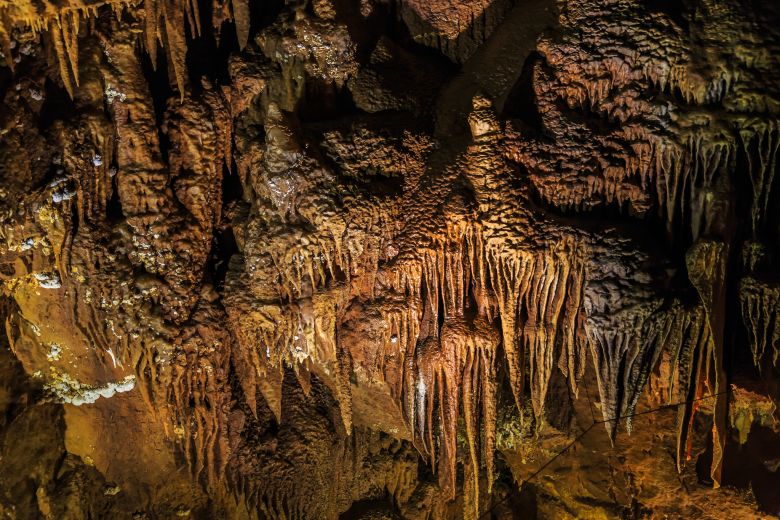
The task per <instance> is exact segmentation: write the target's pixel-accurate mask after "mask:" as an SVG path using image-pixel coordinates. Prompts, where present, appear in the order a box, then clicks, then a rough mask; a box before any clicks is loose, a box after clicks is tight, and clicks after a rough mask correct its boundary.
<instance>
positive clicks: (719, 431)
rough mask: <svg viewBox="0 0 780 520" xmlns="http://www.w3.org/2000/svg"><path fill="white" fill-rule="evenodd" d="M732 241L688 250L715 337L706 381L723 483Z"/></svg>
mask: <svg viewBox="0 0 780 520" xmlns="http://www.w3.org/2000/svg"><path fill="white" fill-rule="evenodd" d="M728 251H729V249H728V245H726V244H723V243H718V242H704V241H702V242H698V243H696V244H694V245H693V246H692V247H691V249H690V250H689V251H688V253H687V254H686V258H685V261H686V266H687V268H688V277H689V279H690V280H691V283H692V284H693V285H694V287H696V290H697V291H698V293H699V296H700V297H701V302H702V305H703V306H704V310H705V312H706V314H705V316H706V323H707V326H708V327H709V330H710V333H709V336H710V338H711V341H710V349H709V353H708V356H707V357H706V358H705V362H706V365H705V367H704V368H705V370H706V372H705V373H706V377H705V381H706V384H707V386H708V387H709V388H710V389H711V393H712V394H714V395H716V396H717V397H716V398H715V401H716V403H715V415H714V418H713V429H712V437H713V455H712V465H711V468H710V476H711V477H712V480H713V482H714V483H715V486H716V487H718V486H720V482H721V473H722V471H723V452H724V449H725V442H726V414H727V413H728V410H727V405H726V403H727V396H726V395H725V393H724V389H725V388H726V385H727V381H726V372H725V364H724V358H723V356H724V349H725V345H724V327H725V323H726V265H727V262H728Z"/></svg>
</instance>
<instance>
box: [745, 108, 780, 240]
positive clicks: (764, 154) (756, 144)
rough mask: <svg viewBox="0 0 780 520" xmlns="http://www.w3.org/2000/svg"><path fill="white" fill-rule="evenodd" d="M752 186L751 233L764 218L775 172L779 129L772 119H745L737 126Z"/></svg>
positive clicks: (758, 228)
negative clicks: (740, 125)
mask: <svg viewBox="0 0 780 520" xmlns="http://www.w3.org/2000/svg"><path fill="white" fill-rule="evenodd" d="M739 135H740V138H741V141H742V148H743V150H744V152H745V157H746V159H747V163H748V173H749V175H750V181H751V183H752V186H753V200H752V207H751V224H752V228H753V234H754V236H755V235H756V234H757V233H758V232H759V231H760V228H761V225H762V224H763V222H764V221H765V220H766V213H767V210H768V208H769V203H770V200H771V194H772V185H773V183H774V177H775V174H776V172H777V151H778V148H780V129H779V128H778V122H777V121H776V120H749V121H747V122H745V123H744V124H743V126H742V127H741V128H740V130H739Z"/></svg>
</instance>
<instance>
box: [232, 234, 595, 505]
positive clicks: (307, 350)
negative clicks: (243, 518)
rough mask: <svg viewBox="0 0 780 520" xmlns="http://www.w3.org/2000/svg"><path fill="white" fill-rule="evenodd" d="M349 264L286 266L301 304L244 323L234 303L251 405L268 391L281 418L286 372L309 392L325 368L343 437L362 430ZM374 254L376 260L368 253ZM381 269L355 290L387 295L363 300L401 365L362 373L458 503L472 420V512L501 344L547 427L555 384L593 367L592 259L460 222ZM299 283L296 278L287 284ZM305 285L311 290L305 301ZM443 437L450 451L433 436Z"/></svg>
mask: <svg viewBox="0 0 780 520" xmlns="http://www.w3.org/2000/svg"><path fill="white" fill-rule="evenodd" d="M332 250H333V251H336V250H338V251H349V250H350V248H349V246H348V245H342V246H341V247H338V248H336V247H332ZM349 256H350V255H349V254H347V255H344V254H332V255H330V256H328V257H327V260H325V257H323V256H320V255H319V254H317V255H314V254H311V255H306V257H305V258H301V260H302V261H303V263H304V264H308V263H310V262H309V260H311V259H312V258H314V259H317V263H320V259H322V260H323V261H324V263H325V264H328V265H327V266H322V267H321V268H320V269H323V268H324V271H319V274H317V273H318V269H311V268H305V267H303V266H301V267H300V268H298V267H296V268H295V272H294V273H290V272H289V271H288V269H287V268H286V267H285V268H283V266H284V265H286V264H284V263H282V264H279V265H277V269H278V270H279V271H278V275H279V280H280V285H282V286H288V287H290V288H292V289H291V290H288V291H282V293H283V294H287V296H288V297H292V296H297V297H296V298H290V299H287V303H278V302H273V303H264V304H254V306H253V310H251V311H249V312H248V313H247V312H246V311H245V310H244V311H241V312H235V313H233V314H231V309H230V307H231V305H228V314H229V315H231V319H232V320H235V322H236V325H237V326H236V330H238V331H240V332H239V340H240V341H241V342H242V343H244V344H245V345H246V347H247V350H248V351H249V352H248V353H247V355H248V356H250V357H251V359H250V360H248V361H247V363H248V365H251V366H252V367H253V368H252V369H251V370H250V371H249V372H250V374H249V376H248V377H250V379H252V380H253V381H252V383H251V384H249V385H248V386H249V387H251V388H250V389H249V393H251V394H252V395H254V391H255V388H257V389H259V390H260V392H261V393H262V394H263V395H264V397H265V398H266V401H268V402H269V404H270V406H271V409H272V410H273V411H274V413H275V414H276V416H277V418H279V419H281V409H282V407H281V382H282V377H283V371H284V367H292V368H293V369H294V371H295V374H296V375H297V376H298V378H299V381H300V382H301V385H302V386H303V387H304V389H306V388H308V387H309V385H310V383H309V377H310V375H309V371H311V370H317V371H318V375H320V376H324V378H325V380H326V382H328V383H329V384H331V385H332V390H333V391H334V394H335V396H336V397H337V399H338V401H339V404H340V406H341V415H342V418H343V421H344V426H345V429H346V431H347V432H349V431H350V429H351V424H352V417H351V413H352V412H351V408H352V406H351V389H350V371H351V370H352V363H353V361H352V359H351V357H350V351H349V349H348V348H347V347H348V346H345V345H340V344H339V343H340V342H339V341H338V337H339V334H338V327H339V325H338V324H339V316H340V315H342V313H343V309H342V308H341V306H342V305H345V304H346V302H348V301H349V297H348V295H349V294H350V287H349V283H348V284H347V286H346V287H345V286H344V285H343V284H330V283H329V282H328V281H329V280H333V278H332V277H330V276H325V272H326V271H331V270H332V271H339V272H352V271H353V267H355V266H351V265H349V263H348V262H347V261H346V260H344V265H342V264H340V263H339V262H340V261H341V260H343V259H345V258H347V257H349ZM362 256H363V257H364V258H366V257H367V258H374V257H376V256H377V255H372V254H369V252H366V251H363V254H362ZM331 262H332V263H333V265H330V264H331ZM369 264H371V265H370V266H367V265H366V264H363V265H362V267H363V268H364V269H365V268H366V267H368V268H374V269H378V270H379V271H380V272H376V273H373V274H365V273H364V274H363V275H361V276H359V277H355V278H353V279H352V280H351V282H352V283H353V284H364V283H366V280H369V281H370V282H371V283H383V284H386V288H385V289H384V290H382V291H376V293H377V294H381V296H376V297H375V295H374V292H373V291H370V290H363V289H358V290H357V292H358V293H359V294H362V295H363V296H364V297H367V298H368V299H369V300H370V301H376V302H377V305H378V307H379V309H380V310H379V314H380V315H381V317H382V319H383V320H384V323H385V326H384V331H385V334H384V337H383V341H384V343H385V344H384V345H383V346H382V347H381V348H382V352H385V353H391V352H392V353H393V356H385V355H381V354H380V355H377V356H376V359H377V361H376V363H377V366H375V367H361V369H363V370H365V371H367V372H368V373H371V374H378V376H379V379H380V380H381V379H383V380H384V383H386V384H387V386H388V388H389V390H390V392H391V394H392V395H393V396H394V397H395V398H396V399H398V400H399V401H400V402H401V403H402V409H403V411H404V416H405V418H406V421H407V425H408V428H409V430H410V432H411V434H412V437H413V438H414V439H415V443H416V445H417V446H418V448H419V449H420V451H421V453H423V454H425V455H427V456H428V457H430V459H431V462H432V464H433V466H434V468H436V470H437V472H438V474H439V481H440V485H441V487H442V489H443V490H444V491H445V492H446V493H449V494H450V495H451V496H453V497H454V494H455V478H456V471H455V467H456V463H457V457H456V440H457V425H458V417H459V416H460V415H461V413H462V416H463V419H464V425H465V435H466V440H467V444H468V452H469V457H468V460H467V461H466V465H467V467H468V472H469V479H468V482H469V484H468V486H469V487H470V489H469V490H467V492H468V493H469V494H470V501H469V504H470V505H471V507H473V508H474V511H472V513H474V512H475V511H476V510H477V508H478V497H477V495H478V489H479V485H478V482H479V478H478V477H479V474H480V467H482V466H485V467H486V472H487V481H488V488H490V485H491V483H492V478H493V477H492V475H493V451H494V447H495V428H496V425H495V422H496V417H495V407H496V392H497V380H496V371H497V368H498V367H497V363H498V360H497V354H498V352H499V345H500V344H501V343H502V342H503V344H504V348H503V352H504V354H505V355H506V357H507V362H508V366H509V373H510V383H511V386H512V390H513V394H514V396H515V398H516V400H517V403H518V405H519V406H524V404H525V403H524V401H525V397H524V395H525V388H526V386H528V387H530V394H531V403H532V407H533V410H534V412H535V413H536V415H537V417H540V418H541V417H542V416H543V415H544V410H545V399H546V396H547V392H548V385H549V381H550V377H551V376H552V372H553V370H556V369H558V367H559V366H560V369H561V370H564V371H565V372H566V375H567V376H569V380H570V382H571V385H572V390H573V391H574V392H575V393H576V391H577V381H578V380H579V379H580V377H581V376H582V371H583V369H584V362H583V360H582V359H581V357H582V355H581V353H580V345H579V344H578V341H577V330H578V312H579V309H580V303H581V300H582V293H583V287H584V277H585V272H584V271H585V266H584V261H583V260H582V252H581V251H578V250H577V246H576V244H575V243H574V242H573V241H569V240H564V241H562V242H560V243H558V244H555V245H553V246H549V247H547V248H543V249H540V250H538V251H527V250H511V249H508V248H506V247H505V245H504V243H503V242H502V241H500V240H498V239H491V238H490V232H489V230H486V229H484V228H483V227H482V226H480V225H478V224H476V223H455V224H450V226H449V229H448V230H447V231H446V232H445V233H444V236H443V237H442V238H441V239H439V240H436V241H434V245H433V246H432V247H426V248H423V249H419V250H418V251H416V252H415V254H414V255H413V256H410V257H407V258H403V259H401V258H399V259H397V261H396V262H389V263H387V264H384V265H381V266H380V264H379V262H378V261H376V262H369ZM291 274H292V275H293V276H292V278H294V280H288V278H289V276H290V275H291ZM378 280H379V281H381V282H378ZM307 284H308V285H309V286H310V287H309V290H302V288H303V286H305V285H307ZM352 293H353V294H354V288H353V290H352ZM306 294H308V295H307V296H301V295H306ZM393 295H395V296H397V297H393ZM250 306H251V305H250ZM235 307H236V308H237V309H238V308H241V307H243V306H242V305H236V306H235ZM391 358H393V359H398V358H400V360H399V361H398V362H397V364H398V366H395V365H392V366H390V365H384V364H383V363H385V362H386V361H385V360H387V359H391ZM526 365H527V366H528V367H529V368H530V373H531V374H532V375H531V378H530V382H527V381H526V378H525V372H526V369H525V367H526ZM399 376H400V377H399ZM250 402H251V398H250ZM436 431H438V432H439V433H440V437H439V441H438V442H435V441H434V438H433V436H434V432H436ZM480 432H481V434H480Z"/></svg>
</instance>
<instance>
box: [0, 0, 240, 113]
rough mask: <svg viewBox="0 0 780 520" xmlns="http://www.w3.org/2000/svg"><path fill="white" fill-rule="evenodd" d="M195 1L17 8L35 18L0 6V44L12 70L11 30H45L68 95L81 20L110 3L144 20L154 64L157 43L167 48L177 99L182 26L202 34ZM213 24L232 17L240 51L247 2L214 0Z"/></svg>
mask: <svg viewBox="0 0 780 520" xmlns="http://www.w3.org/2000/svg"><path fill="white" fill-rule="evenodd" d="M198 4H199V0H107V1H102V2H93V3H85V2H79V3H78V5H73V6H68V7H62V8H55V7H53V6H48V7H47V9H46V11H45V12H44V13H37V12H36V10H35V8H33V7H30V8H29V9H27V10H24V9H21V8H20V12H22V13H27V12H28V11H32V12H36V16H30V17H25V18H22V19H15V18H14V17H13V16H14V10H13V9H10V10H9V9H8V8H3V6H0V46H2V51H3V54H4V55H5V58H6V63H7V65H8V66H9V67H10V68H11V69H13V66H14V62H13V57H12V44H11V30H12V28H13V27H15V26H17V25H22V26H25V27H27V28H28V29H29V30H31V31H32V32H33V33H38V32H46V33H47V35H48V38H49V39H50V40H51V42H52V45H53V46H54V51H55V54H56V56H57V62H58V66H59V72H60V77H61V78H62V82H63V85H64V86H65V89H66V90H67V91H68V94H70V97H71V98H72V97H73V96H74V89H75V88H77V87H78V86H79V46H78V40H79V31H80V30H81V27H82V25H83V22H84V21H89V20H90V19H91V18H96V17H97V16H98V10H99V9H100V8H101V7H103V6H104V5H110V6H111V8H112V9H113V10H114V12H115V14H116V16H117V17H118V18H119V17H121V15H122V12H123V11H124V10H126V9H128V10H133V11H135V12H137V13H138V14H140V15H141V16H142V18H143V20H144V35H143V38H142V43H143V45H144V47H145V48H146V51H147V52H148V53H149V56H150V57H151V61H152V64H153V66H154V65H156V63H157V45H158V43H159V44H160V45H162V47H163V48H164V49H166V51H167V55H168V60H169V62H170V63H171V66H172V69H173V72H174V75H175V77H176V84H177V86H178V88H179V92H180V95H181V98H182V99H183V98H184V94H185V85H186V70H185V57H186V54H187V37H186V33H185V30H186V27H189V30H190V33H191V34H193V35H195V36H198V35H200V34H201V21H200V12H199V7H198ZM214 4H215V5H214V9H213V25H214V29H215V30H216V31H218V30H219V28H220V26H221V25H222V23H223V22H224V21H233V22H235V26H236V34H237V36H238V41H239V45H240V47H241V49H243V48H244V47H245V46H246V45H247V43H248V41H249V16H250V15H249V0H230V2H226V3H225V4H224V5H222V2H219V3H217V1H216V0H214Z"/></svg>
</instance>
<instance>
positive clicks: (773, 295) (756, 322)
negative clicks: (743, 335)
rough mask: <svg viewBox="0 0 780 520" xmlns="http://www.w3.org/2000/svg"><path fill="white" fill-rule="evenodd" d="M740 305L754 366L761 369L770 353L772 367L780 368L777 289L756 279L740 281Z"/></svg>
mask: <svg viewBox="0 0 780 520" xmlns="http://www.w3.org/2000/svg"><path fill="white" fill-rule="evenodd" d="M739 302H740V306H741V309H742V319H743V321H744V323H745V328H746V329H747V333H748V339H749V342H750V349H751V350H752V352H753V362H754V363H755V365H756V366H757V367H759V368H764V360H765V359H766V358H765V356H767V355H768V354H770V353H771V360H772V364H773V365H774V366H778V365H780V288H778V287H777V286H776V285H772V284H770V283H767V282H762V281H760V280H757V279H755V278H750V277H747V278H743V279H742V280H740V284H739Z"/></svg>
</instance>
